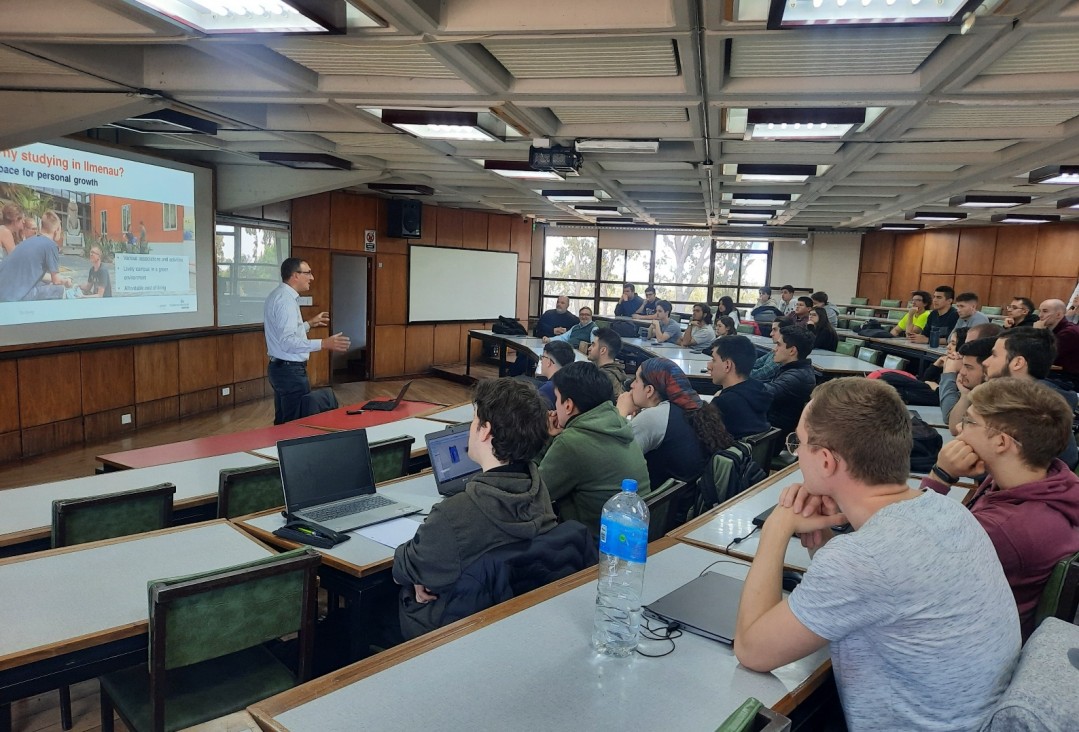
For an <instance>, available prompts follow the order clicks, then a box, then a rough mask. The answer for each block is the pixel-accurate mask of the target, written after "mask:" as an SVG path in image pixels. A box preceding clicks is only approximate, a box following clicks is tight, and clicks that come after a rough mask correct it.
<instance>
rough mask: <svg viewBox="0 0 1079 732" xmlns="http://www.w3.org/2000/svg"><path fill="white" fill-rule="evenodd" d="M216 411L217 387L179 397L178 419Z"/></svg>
mask: <svg viewBox="0 0 1079 732" xmlns="http://www.w3.org/2000/svg"><path fill="white" fill-rule="evenodd" d="M215 409H217V387H213V388H210V389H203V390H201V391H196V392H192V393H190V394H181V395H180V419H183V418H184V417H190V416H191V415H192V414H201V413H203V412H212V411H213V410H215Z"/></svg>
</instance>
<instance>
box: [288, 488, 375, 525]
mask: <svg viewBox="0 0 1079 732" xmlns="http://www.w3.org/2000/svg"><path fill="white" fill-rule="evenodd" d="M393 504H394V501H391V500H390V499H389V498H386V497H385V496H380V495H378V494H377V493H376V494H372V495H367V496H357V497H356V498H350V499H349V500H347V501H342V502H341V503H335V504H334V505H332V506H323V507H322V508H316V509H313V510H310V511H304V512H303V514H304V516H306V517H307V518H309V519H311V520H312V521H332V520H333V519H337V518H341V517H342V516H350V515H352V514H354V513H362V512H364V511H370V510H371V509H374V508H382V507H383V506H392V505H393Z"/></svg>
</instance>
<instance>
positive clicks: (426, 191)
mask: <svg viewBox="0 0 1079 732" xmlns="http://www.w3.org/2000/svg"><path fill="white" fill-rule="evenodd" d="M367 187H368V188H370V189H371V190H372V191H380V192H382V193H392V194H394V195H399V196H407V195H411V196H430V195H433V194H434V192H435V189H434V188H432V187H431V186H423V185H411V184H408V183H368V184H367Z"/></svg>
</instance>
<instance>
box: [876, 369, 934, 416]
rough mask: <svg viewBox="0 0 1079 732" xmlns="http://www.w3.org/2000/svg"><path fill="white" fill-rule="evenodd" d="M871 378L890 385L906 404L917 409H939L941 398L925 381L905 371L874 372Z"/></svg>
mask: <svg viewBox="0 0 1079 732" xmlns="http://www.w3.org/2000/svg"><path fill="white" fill-rule="evenodd" d="M869 378H877V379H880V380H881V381H883V382H885V383H887V384H889V385H891V386H892V388H894V389H895V390H896V391H898V392H899V398H900V399H902V400H903V403H904V404H909V405H911V406H917V407H939V406H940V397H939V396H938V395H937V393H936V392H935V391H933V388H932V387H931V386H929V384H927V383H925V382H924V381H918V380H917V379H916V378H914V377H913V376H912V375H910V374H908V373H906V372H905V371H901V372H895V371H889V370H887V369H881V370H880V371H874V372H873V373H872V374H870V375H869Z"/></svg>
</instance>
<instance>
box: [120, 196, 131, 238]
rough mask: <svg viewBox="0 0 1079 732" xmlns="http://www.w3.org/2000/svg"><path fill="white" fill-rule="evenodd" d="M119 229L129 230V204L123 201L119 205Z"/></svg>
mask: <svg viewBox="0 0 1079 732" xmlns="http://www.w3.org/2000/svg"><path fill="white" fill-rule="evenodd" d="M120 230H121V231H123V232H125V233H126V232H128V231H131V204H130V203H125V204H124V205H123V206H121V207H120Z"/></svg>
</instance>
